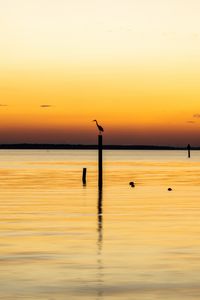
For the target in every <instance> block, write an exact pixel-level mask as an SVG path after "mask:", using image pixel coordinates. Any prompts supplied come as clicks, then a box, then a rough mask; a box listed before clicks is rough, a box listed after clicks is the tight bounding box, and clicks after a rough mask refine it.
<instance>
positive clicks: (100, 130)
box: [92, 120, 104, 134]
mask: <svg viewBox="0 0 200 300" xmlns="http://www.w3.org/2000/svg"><path fill="white" fill-rule="evenodd" d="M92 122H96V125H97V128H98V130H99V134H101V133H102V132H104V130H103V127H102V126H101V125H99V124H98V122H97V120H93V121H92Z"/></svg>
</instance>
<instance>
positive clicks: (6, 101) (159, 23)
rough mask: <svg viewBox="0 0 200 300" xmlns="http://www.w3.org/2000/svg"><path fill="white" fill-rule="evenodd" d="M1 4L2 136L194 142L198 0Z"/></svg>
mask: <svg viewBox="0 0 200 300" xmlns="http://www.w3.org/2000/svg"><path fill="white" fill-rule="evenodd" d="M160 2H162V3H160ZM163 2H164V3H163ZM0 8H1V9H0V20H1V21H0V22H1V24H0V25H1V26H0V35H1V45H0V46H1V56H0V68H1V73H0V97H1V98H0V113H1V126H0V143H7V142H9V143H13V142H49V143H55V142H56V143H65V142H67V143H95V142H96V128H95V124H94V123H92V122H91V120H93V119H94V118H95V119H97V120H98V121H99V123H100V124H102V125H103V126H104V128H105V142H106V143H110V144H112V143H117V144H120V143H123V144H166V145H172V144H176V145H185V144H187V143H189V142H190V143H191V144H194V145H200V143H199V133H200V101H199V99H200V87H199V79H200V20H199V11H200V2H199V1H198V0H190V1H188V0H186V1H184V3H183V1H181V0H173V1H172V0H168V1H158V0H151V1H149V0H140V1H136V0H123V1H122V0H102V1H97V0H96V1H95V0H93V1H92V0H85V1H82V0H74V1H67V0H65V1H64V0H51V1H49V0H48V1H47V0H18V1H15V0H8V1H1V0H0ZM44 104H45V105H49V107H41V105H44Z"/></svg>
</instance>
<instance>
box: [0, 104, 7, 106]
mask: <svg viewBox="0 0 200 300" xmlns="http://www.w3.org/2000/svg"><path fill="white" fill-rule="evenodd" d="M0 106H8V105H7V104H0Z"/></svg>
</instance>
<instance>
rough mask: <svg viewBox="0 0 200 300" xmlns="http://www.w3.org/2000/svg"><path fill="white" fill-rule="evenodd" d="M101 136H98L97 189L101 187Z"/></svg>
mask: <svg viewBox="0 0 200 300" xmlns="http://www.w3.org/2000/svg"><path fill="white" fill-rule="evenodd" d="M102 150H103V137H102V135H101V134H100V135H99V136H98V186H99V189H102V187H103V155H102V154H103V153H102V152H103V151H102Z"/></svg>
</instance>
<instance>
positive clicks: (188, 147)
mask: <svg viewBox="0 0 200 300" xmlns="http://www.w3.org/2000/svg"><path fill="white" fill-rule="evenodd" d="M187 150H188V158H190V150H191V146H190V144H188V145H187Z"/></svg>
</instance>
